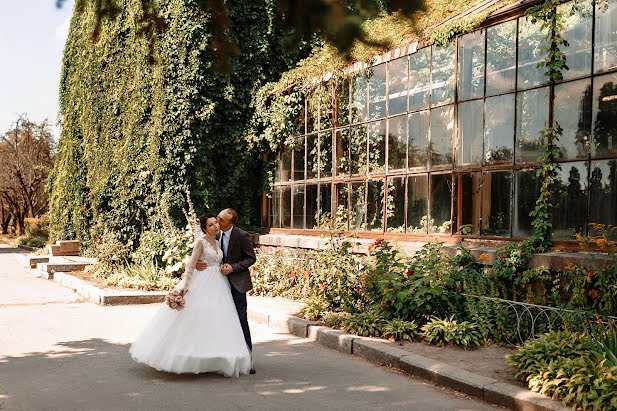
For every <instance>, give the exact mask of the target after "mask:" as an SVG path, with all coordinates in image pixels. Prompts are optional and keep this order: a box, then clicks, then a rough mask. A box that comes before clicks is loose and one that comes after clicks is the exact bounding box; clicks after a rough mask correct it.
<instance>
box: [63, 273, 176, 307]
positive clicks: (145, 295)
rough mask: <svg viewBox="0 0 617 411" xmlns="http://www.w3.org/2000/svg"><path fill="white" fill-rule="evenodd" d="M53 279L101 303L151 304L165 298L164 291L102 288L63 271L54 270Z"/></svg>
mask: <svg viewBox="0 0 617 411" xmlns="http://www.w3.org/2000/svg"><path fill="white" fill-rule="evenodd" d="M53 280H54V281H56V282H57V283H60V284H62V285H63V286H65V287H68V288H72V289H73V290H74V291H75V292H76V293H77V294H79V295H81V296H82V297H84V298H85V299H86V300H89V301H92V302H93V303H96V304H101V305H128V304H153V303H160V302H162V301H164V300H165V295H167V292H166V291H116V290H103V289H100V288H98V287H96V286H94V285H92V284H90V283H88V282H87V281H84V280H82V279H80V278H77V277H74V276H72V275H70V274H67V273H63V272H56V273H54V275H53Z"/></svg>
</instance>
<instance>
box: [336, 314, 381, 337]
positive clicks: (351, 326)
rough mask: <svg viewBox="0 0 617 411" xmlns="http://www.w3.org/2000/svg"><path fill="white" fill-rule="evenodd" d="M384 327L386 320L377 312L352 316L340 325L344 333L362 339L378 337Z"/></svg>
mask: <svg viewBox="0 0 617 411" xmlns="http://www.w3.org/2000/svg"><path fill="white" fill-rule="evenodd" d="M385 325H386V319H385V318H383V317H382V316H381V315H380V313H379V312H378V311H377V310H368V311H366V312H362V313H355V314H352V315H350V316H349V318H346V319H344V320H343V323H342V326H343V330H345V332H348V333H351V334H356V335H360V336H362V337H380V336H381V335H383V329H384V326H385Z"/></svg>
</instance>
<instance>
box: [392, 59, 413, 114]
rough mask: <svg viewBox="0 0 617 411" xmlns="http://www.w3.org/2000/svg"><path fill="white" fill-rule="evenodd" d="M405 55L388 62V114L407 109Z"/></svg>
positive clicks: (402, 111) (399, 112)
mask: <svg viewBox="0 0 617 411" xmlns="http://www.w3.org/2000/svg"><path fill="white" fill-rule="evenodd" d="M407 62H408V58H407V57H401V58H398V59H396V60H393V61H391V62H389V63H388V115H389V116H394V115H397V114H401V113H404V112H405V111H407V83H408V78H409V76H408V75H407V74H408V70H407Z"/></svg>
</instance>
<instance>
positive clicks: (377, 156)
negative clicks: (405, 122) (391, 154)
mask: <svg viewBox="0 0 617 411" xmlns="http://www.w3.org/2000/svg"><path fill="white" fill-rule="evenodd" d="M367 129H368V159H369V172H371V173H380V172H383V171H385V169H386V121H385V120H381V121H376V122H374V123H369V124H368V126H367Z"/></svg>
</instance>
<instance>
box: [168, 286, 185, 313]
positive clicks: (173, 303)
mask: <svg viewBox="0 0 617 411" xmlns="http://www.w3.org/2000/svg"><path fill="white" fill-rule="evenodd" d="M165 302H166V303H167V305H168V306H169V308H171V309H173V310H180V309H181V308H183V307H184V303H185V302H186V301H185V300H184V294H183V293H182V291H181V290H172V291H170V292H169V293H168V294H167V295H166V296H165Z"/></svg>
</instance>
